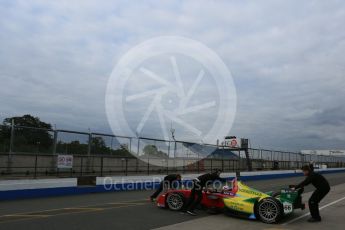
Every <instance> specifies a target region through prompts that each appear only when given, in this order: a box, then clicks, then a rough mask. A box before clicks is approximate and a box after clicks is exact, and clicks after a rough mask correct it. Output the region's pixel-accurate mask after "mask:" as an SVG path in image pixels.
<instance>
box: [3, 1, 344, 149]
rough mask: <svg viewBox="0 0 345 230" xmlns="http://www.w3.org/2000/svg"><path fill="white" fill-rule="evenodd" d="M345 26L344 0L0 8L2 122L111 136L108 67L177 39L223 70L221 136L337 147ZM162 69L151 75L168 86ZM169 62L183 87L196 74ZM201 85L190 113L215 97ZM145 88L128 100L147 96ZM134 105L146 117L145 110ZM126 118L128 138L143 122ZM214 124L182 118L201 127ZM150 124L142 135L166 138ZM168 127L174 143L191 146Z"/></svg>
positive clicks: (135, 115) (14, 4)
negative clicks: (25, 118) (159, 40)
mask: <svg viewBox="0 0 345 230" xmlns="http://www.w3.org/2000/svg"><path fill="white" fill-rule="evenodd" d="M344 25H345V2H344V1H341V0H339V1H333V0H330V1H322V0H319V1H312V0H304V1H300V0H299V1H294V0H291V1H279V0H272V1H269V0H264V1H239V0H238V1H206V0H204V1H71V0H69V1H64V0H62V1H38V0H37V1H30V0H24V1H15V0H7V1H6V0H1V1H0V119H1V120H2V119H4V118H6V117H11V116H20V115H24V114H32V115H35V116H38V117H40V118H41V119H42V120H43V121H46V122H49V123H51V124H56V126H57V127H58V128H61V129H71V130H79V131H87V130H88V129H91V130H92V131H95V132H96V131H97V132H111V131H112V129H111V125H110V124H109V122H108V117H107V113H106V104H105V97H106V92H107V87H108V84H109V79H110V77H111V74H112V71H113V69H114V68H115V66H116V65H117V64H118V63H119V61H120V60H121V58H122V57H123V55H125V54H126V53H127V52H128V51H129V50H130V49H132V48H133V47H135V46H136V45H138V44H140V43H142V42H145V41H147V40H149V39H151V38H154V37H158V36H180V37H185V38H189V39H192V40H195V41H198V42H201V43H202V44H204V45H205V46H207V47H208V48H210V49H211V50H212V51H214V52H215V53H216V54H217V55H218V56H219V57H220V58H221V59H222V61H223V62H224V63H225V65H226V67H227V68H228V69H229V71H230V72H231V75H232V78H233V82H234V85H235V88H236V100H237V103H236V114H235V118H234V122H233V123H232V126H231V129H230V130H229V134H231V135H236V136H238V137H246V138H249V139H250V142H251V145H252V147H260V148H268V149H280V150H301V149H344V148H345V103H344V98H345V90H344V87H345V75H344V73H345V65H344V64H345V63H344V53H345V28H344V27H345V26H344ZM167 60H169V56H168V57H167ZM163 61H164V60H163V59H162V60H160V59H159V60H156V62H155V63H156V64H155V65H153V64H147V66H148V67H151V70H155V71H158V72H160V74H161V75H165V76H170V74H171V69H168V68H160V67H162V64H161V62H163ZM177 63H178V64H181V70H185V71H186V72H187V73H188V74H185V75H182V78H183V79H182V80H183V82H185V83H186V86H185V87H187V88H188V87H190V84H192V83H193V81H194V80H195V79H196V76H197V73H198V71H199V69H198V68H196V67H198V65H199V64H198V63H194V64H193V63H192V62H189V61H185V60H184V57H179V56H177ZM168 64H169V62H168ZM209 75H210V74H209V73H208V72H206V74H205V79H207V77H208V80H205V81H204V82H203V83H202V85H201V86H202V87H201V90H200V91H199V94H198V95H199V96H198V99H199V100H197V102H198V103H204V102H205V103H207V102H208V101H210V100H211V101H212V100H213V99H214V98H216V97H217V96H219V95H218V94H219V91H217V92H215V91H214V84H213V83H212V77H210V76H209ZM142 79H143V80H141V81H139V83H140V84H139V88H135V87H134V88H131V87H128V88H127V91H128V92H130V91H131V90H132V92H133V89H134V91H140V89H141V88H143V89H145V90H150V89H153V88H154V87H153V86H152V84H153V83H152V82H151V83H149V80H147V79H144V78H142ZM137 83H138V82H137ZM136 86H137V87H138V85H136ZM152 87H153V88H152ZM145 90H144V91H145ZM127 91H126V92H127ZM210 92H214V93H213V94H212V93H211V94H210ZM217 93H218V94H217ZM150 100H151V99H149V100H148V101H150ZM167 100H168V101H169V100H170V99H167ZM215 100H216V106H217V105H219V104H218V103H217V99H215ZM146 102H147V101H146ZM137 103H138V104H136V106H135V107H133V108H139V107H140V108H143V109H144V110H142V111H141V112H143V111H144V112H145V109H146V108H147V106H148V104H145V103H144V102H137ZM229 106H230V105H229ZM172 109H173V108H172ZM215 110H217V108H215ZM125 114H126V119H127V120H128V123H129V124H130V125H132V126H133V127H134V129H135V127H136V126H137V124H138V121H140V119H141V118H142V116H143V114H142V113H140V111H139V112H138V111H132V110H131V109H130V108H128V107H125ZM214 114H217V111H215V112H214V113H212V108H209V109H208V110H207V113H204V115H201V114H199V113H197V114H195V115H194V116H193V115H191V116H190V117H189V118H188V119H189V120H190V121H193V122H195V123H196V126H198V124H199V126H200V127H204V126H203V125H204V124H212V121H213V120H214V119H215V116H216V115H214ZM225 117H226V116H225ZM226 120H227V119H226V118H225V122H224V123H227V121H226ZM230 120H231V119H230ZM154 121H157V118H155V117H152V118H151V120H150V122H151V123H150V122H148V123H147V125H146V126H145V128H143V129H142V130H141V132H142V133H140V136H148V137H161V136H162V135H161V133H160V132H159V130H160V129H159V127H158V126H157V123H158V122H154ZM166 123H167V126H169V124H168V123H169V121H166ZM230 123H231V121H229V125H231V124H230ZM206 126H207V125H206ZM174 128H176V136H177V138H179V139H188V137H190V138H191V139H193V137H192V136H188V133H184V132H183V131H182V129H183V128H182V127H178V125H177V124H176V127H175V124H174ZM208 128H209V127H208ZM205 129H207V127H205ZM116 134H120V135H121V134H122V133H116ZM123 134H124V135H127V133H123Z"/></svg>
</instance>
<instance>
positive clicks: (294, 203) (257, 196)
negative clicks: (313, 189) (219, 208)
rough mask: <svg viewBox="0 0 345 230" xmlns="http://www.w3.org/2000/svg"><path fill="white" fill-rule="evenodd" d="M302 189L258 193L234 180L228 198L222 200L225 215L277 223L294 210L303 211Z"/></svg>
mask: <svg viewBox="0 0 345 230" xmlns="http://www.w3.org/2000/svg"><path fill="white" fill-rule="evenodd" d="M302 193H303V189H299V190H292V189H290V188H287V189H281V190H280V191H279V192H267V193H264V192H260V191H258V190H256V189H253V188H250V187H248V186H247V185H245V184H243V183H242V182H241V181H237V180H236V179H235V180H234V181H233V186H232V190H231V192H230V193H229V194H231V195H230V196H228V197H225V198H223V202H224V210H225V213H227V214H230V215H236V216H245V217H247V218H250V219H259V220H261V221H262V222H264V223H269V224H270V223H277V222H279V221H280V220H281V219H282V218H283V217H284V216H285V215H288V214H290V213H292V212H293V210H294V209H304V208H305V204H304V203H302V197H301V194H302Z"/></svg>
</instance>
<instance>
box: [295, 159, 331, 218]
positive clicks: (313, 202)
mask: <svg viewBox="0 0 345 230" xmlns="http://www.w3.org/2000/svg"><path fill="white" fill-rule="evenodd" d="M302 171H303V173H304V175H305V176H306V177H307V178H306V179H305V180H304V181H302V182H301V183H300V184H298V185H297V186H295V189H298V188H303V187H304V186H307V185H309V184H312V185H314V187H315V188H316V190H315V191H314V192H313V194H312V195H311V197H310V198H309V210H310V215H311V218H310V219H309V220H308V221H309V222H320V221H321V216H320V212H319V203H320V201H321V200H322V199H323V198H324V197H325V196H326V195H327V193H328V192H329V191H330V189H331V188H330V186H329V183H328V181H327V180H326V178H325V177H323V176H322V175H321V174H319V173H316V172H314V170H312V169H311V168H310V166H309V165H305V166H303V167H302Z"/></svg>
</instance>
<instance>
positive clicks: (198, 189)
mask: <svg viewBox="0 0 345 230" xmlns="http://www.w3.org/2000/svg"><path fill="white" fill-rule="evenodd" d="M221 172H222V171H221V170H220V169H216V170H215V171H214V172H213V173H207V174H204V175H201V176H199V177H197V178H195V179H194V180H193V183H192V189H191V193H190V197H189V200H188V202H187V205H186V206H185V208H184V211H185V212H187V213H188V214H190V215H192V216H195V215H196V213H195V212H194V209H195V207H196V206H198V205H199V204H200V202H201V200H202V190H203V188H204V187H207V185H209V184H211V183H213V182H214V181H221V182H225V181H226V179H224V178H220V173H221ZM195 196H197V199H195Z"/></svg>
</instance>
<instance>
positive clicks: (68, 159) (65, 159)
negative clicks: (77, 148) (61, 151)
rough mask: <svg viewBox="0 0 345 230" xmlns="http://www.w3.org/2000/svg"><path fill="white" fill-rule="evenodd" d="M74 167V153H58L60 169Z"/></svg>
mask: <svg viewBox="0 0 345 230" xmlns="http://www.w3.org/2000/svg"><path fill="white" fill-rule="evenodd" d="M72 167H73V156H72V155H58V157H57V168H58V169H71V168H72Z"/></svg>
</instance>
